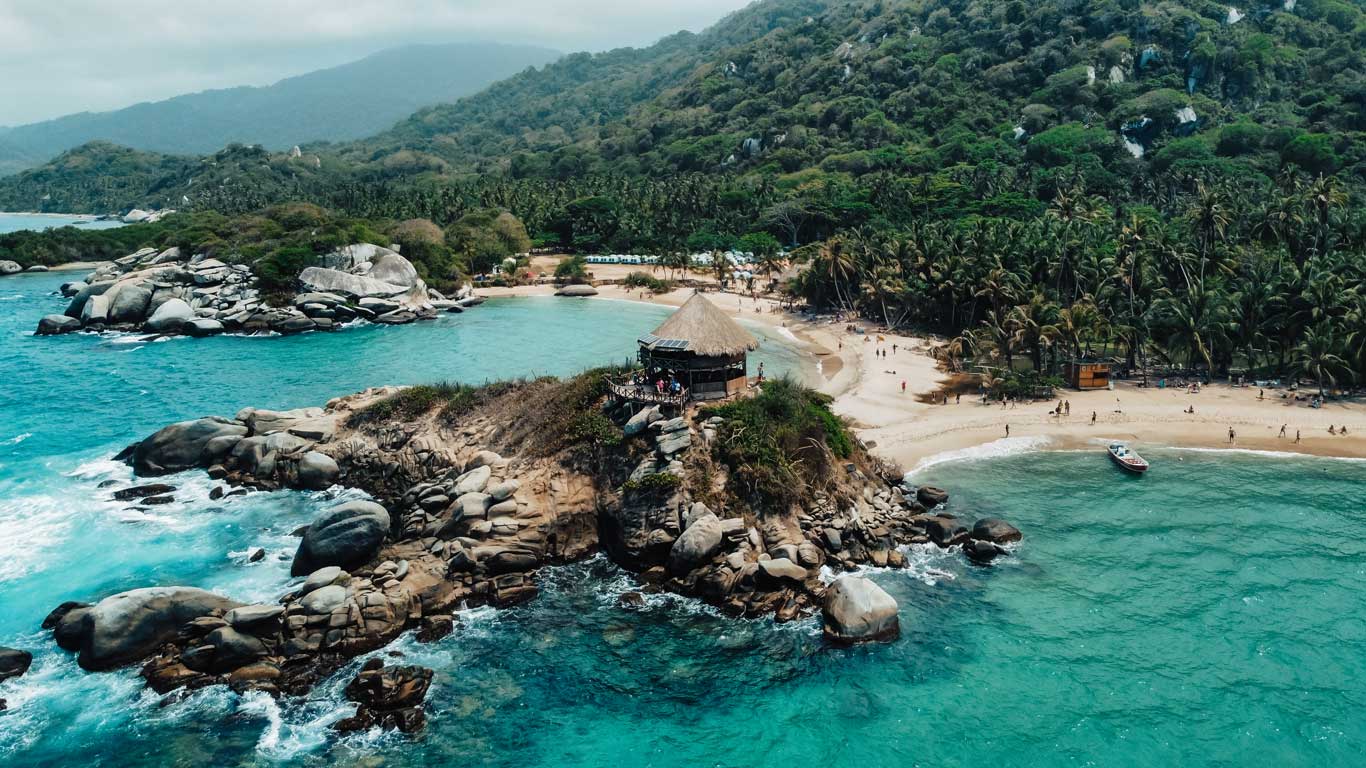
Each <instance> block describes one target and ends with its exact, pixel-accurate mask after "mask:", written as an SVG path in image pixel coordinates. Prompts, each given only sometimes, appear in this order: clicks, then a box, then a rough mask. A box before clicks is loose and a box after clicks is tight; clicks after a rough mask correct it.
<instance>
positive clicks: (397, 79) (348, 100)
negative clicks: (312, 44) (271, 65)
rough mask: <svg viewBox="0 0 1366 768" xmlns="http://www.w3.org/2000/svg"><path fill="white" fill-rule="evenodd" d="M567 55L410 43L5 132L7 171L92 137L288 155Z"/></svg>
mask: <svg viewBox="0 0 1366 768" xmlns="http://www.w3.org/2000/svg"><path fill="white" fill-rule="evenodd" d="M559 56H560V54H559V53H558V52H556V51H552V50H550V49H547V48H540V47H536V46H529V45H505V44H497V43H447V44H428V45H407V46H401V47H396V48H388V49H384V50H381V51H378V52H376V53H373V54H370V55H369V56H365V57H363V58H361V59H357V60H355V61H351V62H347V63H345V64H341V65H338V66H335V67H327V68H324V69H319V70H315V71H312V72H307V73H304V74H302V75H295V76H292V77H287V78H283V79H281V80H279V81H277V82H275V83H272V84H270V85H265V86H236V87H231V88H217V89H209V90H204V91H198V92H196V93H190V94H182V95H180V96H174V97H171V98H169V99H162V100H158V101H144V102H139V103H137V104H132V105H129V106H127V107H124V108H121V109H117V110H112V111H108V112H78V113H73V114H70V115H63V116H61V117H57V118H53V119H51V120H45V121H41V122H37V123H30V124H27V125H20V126H10V127H8V128H0V176H3V175H5V174H6V173H13V172H18V171H22V170H26V169H27V168H30V167H34V166H36V165H40V164H41V163H43V162H46V161H48V160H50V159H52V158H55V157H56V156H57V155H59V154H60V153H61V152H63V151H66V150H69V149H74V148H76V147H78V146H81V145H84V144H88V143H90V142H92V141H107V142H110V143H114V144H121V145H123V146H127V147H129V148H132V149H139V150H143V151H153V152H160V153H163V154H188V155H202V154H211V153H213V152H216V151H218V150H220V149H222V148H223V147H225V146H227V145H228V144H231V143H243V144H259V145H263V146H265V147H267V148H269V149H273V150H277V151H279V150H287V149H289V148H290V147H291V146H292V145H295V144H307V143H310V142H318V141H347V140H355V139H359V138H362V137H364V136H367V135H371V134H373V133H376V132H378V131H382V130H383V129H385V128H387V127H389V126H391V125H392V124H394V123H396V122H398V121H399V120H400V119H403V118H404V117H407V116H408V115H410V114H412V113H413V112H414V111H415V110H417V109H419V108H421V107H423V106H426V105H428V104H435V103H439V102H443V101H450V100H452V99H456V98H459V97H462V96H465V95H468V94H470V93H474V92H476V91H478V90H480V89H482V88H484V87H486V86H488V85H489V84H491V83H493V82H497V81H498V80H501V79H503V78H505V77H508V76H510V75H513V74H516V73H517V72H519V71H522V70H524V69H526V68H528V67H534V66H542V65H544V64H547V63H550V62H551V61H553V60H555V59H556V58H558V57H559ZM358 107H363V108H358Z"/></svg>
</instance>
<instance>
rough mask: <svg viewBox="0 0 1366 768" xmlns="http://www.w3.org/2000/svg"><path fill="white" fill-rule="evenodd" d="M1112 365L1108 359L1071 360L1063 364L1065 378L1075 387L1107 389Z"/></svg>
mask: <svg viewBox="0 0 1366 768" xmlns="http://www.w3.org/2000/svg"><path fill="white" fill-rule="evenodd" d="M1110 367H1111V363H1110V361H1108V360H1069V361H1068V362H1067V363H1066V364H1065V365H1064V366H1063V379H1065V380H1066V381H1067V385H1068V386H1070V387H1072V388H1073V389H1083V390H1084V389H1107V388H1109V386H1110Z"/></svg>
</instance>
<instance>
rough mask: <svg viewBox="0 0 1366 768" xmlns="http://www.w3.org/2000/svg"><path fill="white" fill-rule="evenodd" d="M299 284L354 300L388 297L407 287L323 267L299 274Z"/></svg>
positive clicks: (308, 269)
mask: <svg viewBox="0 0 1366 768" xmlns="http://www.w3.org/2000/svg"><path fill="white" fill-rule="evenodd" d="M299 284H300V285H302V286H303V287H304V288H305V289H306V290H309V291H314V292H319V293H339V294H342V295H344V296H350V297H352V298H356V299H362V298H365V297H366V296H379V297H389V296H397V295H398V294H400V293H406V292H407V291H408V286H404V285H395V284H394V283H386V282H384V281H383V280H376V279H374V278H372V277H365V276H362V275H352V274H349V273H347V272H341V271H339V270H335V269H327V268H325V267H307V268H305V269H304V271H303V272H300V273H299Z"/></svg>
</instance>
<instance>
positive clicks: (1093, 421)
mask: <svg viewBox="0 0 1366 768" xmlns="http://www.w3.org/2000/svg"><path fill="white" fill-rule="evenodd" d="M1091 423H1092V424H1095V423H1096V412H1095V411H1091Z"/></svg>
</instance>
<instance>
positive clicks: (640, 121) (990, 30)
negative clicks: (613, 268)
mask: <svg viewBox="0 0 1366 768" xmlns="http://www.w3.org/2000/svg"><path fill="white" fill-rule="evenodd" d="M1364 40H1366V23H1363V13H1362V11H1361V8H1360V6H1359V4H1352V3H1347V2H1342V0H1275V2H1267V0H1257V2H1256V3H1254V4H1252V5H1250V6H1248V7H1231V6H1227V5H1221V4H1216V3H1212V2H1204V1H1203V0H1171V1H1169V2H1137V1H1136V0H1042V1H1041V2H1034V3H1026V2H1023V0H1009V1H1005V2H1003V1H1000V0H909V1H906V2H894V1H892V0H854V1H853V2H842V3H828V2H819V1H817V0H764V1H763V2H759V3H756V4H754V5H752V6H750V7H749V8H746V9H744V10H742V11H740V12H738V13H736V14H733V15H732V16H730V17H728V18H726V19H724V20H722V21H721V22H719V23H718V24H716V25H715V26H714V27H713V28H711V29H709V30H707V31H706V32H704V33H702V34H699V35H692V34H687V33H680V34H678V35H674V36H671V37H669V38H666V39H664V40H662V41H661V42H659V43H658V44H656V45H654V46H652V47H650V48H646V49H640V50H635V49H623V50H618V51H612V52H608V53H603V54H596V55H589V54H576V55H573V56H568V57H566V58H565V59H563V60H561V61H559V62H557V63H554V64H551V65H548V66H546V67H543V68H541V69H538V70H534V71H528V72H524V73H522V74H519V75H517V76H515V77H513V78H511V79H509V80H506V81H504V82H501V83H498V84H496V85H494V86H493V87H491V88H489V89H487V90H486V91H484V92H482V93H480V94H478V95H476V96H472V97H470V98H466V99H462V100H460V101H458V102H455V103H453V104H451V105H448V106H442V107H435V108H431V109H426V110H423V111H421V112H418V113H417V114H415V115H413V116H412V117H411V118H409V119H407V120H405V121H403V122H401V123H400V124H399V125H397V126H396V127H395V128H394V129H392V130H390V131H387V132H384V133H382V134H379V135H377V136H375V137H372V138H370V139H366V140H362V141H359V142H354V143H351V144H344V145H335V146H314V147H305V157H303V158H289V157H286V156H284V155H278V154H277V155H269V156H267V155H264V154H259V153H256V154H254V153H253V151H251V150H241V149H234V150H230V151H228V152H224V153H219V154H218V155H217V156H213V157H210V158H204V159H200V160H185V159H180V158H163V157H152V156H146V155H136V156H135V155H129V154H127V153H118V152H116V151H115V150H113V149H112V148H110V147H106V146H95V147H84V148H82V149H80V150H79V151H76V152H73V153H70V154H68V155H67V156H64V157H62V158H59V159H58V160H56V161H54V162H53V163H51V164H49V165H47V166H44V167H42V168H38V169H35V170H34V171H31V172H28V173H26V174H23V175H21V176H18V177H16V178H13V179H9V180H6V181H4V182H3V183H0V208H11V209H14V208H17V209H30V208H35V207H44V208H46V209H48V210H107V209H114V208H126V207H129V206H131V205H135V204H136V205H142V206H147V205H175V206H181V207H184V206H191V207H213V208H219V209H224V210H237V211H242V210H250V209H253V208H256V207H260V206H261V205H263V204H266V203H269V202H274V201H278V200H284V199H292V198H306V199H310V200H314V201H317V202H321V203H324V204H328V205H343V206H345V205H352V204H360V205H365V206H370V207H377V208H380V209H385V208H392V209H393V210H392V211H388V210H378V211H370V212H371V213H378V214H384V215H387V214H389V213H392V214H394V215H406V214H408V213H417V212H420V213H424V214H431V215H434V216H435V217H436V218H443V217H447V218H448V217H450V216H453V215H458V214H459V210H460V209H461V208H462V207H463V206H464V205H465V204H466V202H468V201H469V200H470V198H471V197H472V196H475V197H483V196H486V195H487V194H490V193H489V192H488V191H487V190H488V189H489V188H490V187H491V186H494V187H498V188H500V189H504V190H505V191H503V192H499V193H497V194H504V195H506V194H512V193H509V192H507V191H506V189H507V188H509V187H513V188H515V189H517V190H518V191H517V192H516V194H517V195H520V196H523V197H535V198H536V203H535V204H536V205H538V206H539V205H542V203H543V201H544V199H545V198H546V197H547V196H548V197H549V198H551V199H557V200H563V201H564V202H566V203H567V202H569V201H572V200H574V199H577V198H578V197H582V196H585V194H591V190H593V189H596V188H600V187H604V186H612V185H616V186H621V185H622V184H628V183H635V184H664V185H670V184H675V183H676V184H679V185H682V187H683V188H684V190H683V191H680V193H679V194H692V192H689V191H687V190H689V189H696V188H698V187H699V186H702V187H707V188H713V189H721V190H727V191H728V192H727V195H728V196H727V197H726V198H725V199H724V201H723V202H722V201H720V200H719V199H718V200H712V201H710V202H709V203H707V204H706V205H702V206H700V207H703V208H707V207H711V208H714V207H716V206H717V205H720V204H724V206H726V207H727V208H728V209H731V210H734V209H745V210H746V212H747V214H748V212H749V209H752V208H754V207H755V206H756V205H757V204H758V202H757V201H763V202H764V203H768V202H772V201H773V200H775V199H783V200H792V199H796V200H798V201H802V207H804V208H809V209H812V211H813V213H812V214H811V215H805V216H802V217H800V218H801V219H802V221H801V222H798V224H797V226H788V227H786V228H787V229H788V230H789V231H788V232H787V233H786V234H787V235H788V237H786V238H785V239H789V240H791V239H796V240H798V241H808V240H811V239H816V238H819V237H821V236H823V235H824V234H826V233H828V232H829V231H830V230H831V229H832V228H851V227H855V226H858V225H860V224H863V223H866V222H869V221H873V220H877V219H882V220H887V221H890V222H891V223H893V224H896V223H902V222H904V221H906V220H907V217H908V216H910V215H912V214H914V215H918V216H924V215H931V216H944V217H950V218H954V217H961V216H964V215H992V216H1007V217H1016V218H1026V217H1030V216H1034V215H1037V214H1038V213H1039V212H1040V211H1041V210H1043V208H1044V206H1046V205H1047V204H1048V202H1049V201H1051V200H1052V199H1053V198H1054V197H1055V196H1056V195H1057V194H1058V193H1059V192H1060V191H1061V190H1065V189H1072V188H1074V187H1077V186H1078V185H1080V186H1082V187H1084V189H1085V191H1086V192H1087V193H1088V194H1093V195H1103V196H1105V197H1106V198H1107V199H1109V200H1112V201H1116V202H1124V201H1131V202H1141V203H1144V204H1149V205H1154V206H1157V207H1158V208H1162V207H1163V206H1164V205H1165V204H1166V202H1164V201H1169V200H1171V199H1174V198H1176V197H1179V196H1180V195H1181V194H1186V193H1189V192H1190V190H1191V189H1192V182H1193V180H1194V179H1196V178H1205V179H1209V180H1223V181H1225V182H1227V183H1231V184H1236V185H1238V186H1240V187H1242V188H1244V189H1245V190H1247V191H1248V193H1249V194H1263V193H1265V192H1266V191H1267V190H1270V189H1271V187H1272V179H1273V178H1275V177H1276V176H1277V175H1278V174H1279V173H1280V172H1281V171H1282V169H1283V168H1289V169H1292V170H1296V171H1298V172H1301V173H1304V174H1306V175H1309V176H1316V175H1320V174H1324V175H1331V176H1334V177H1335V178H1337V179H1339V180H1340V181H1341V182H1342V185H1343V187H1344V189H1345V190H1346V191H1347V193H1348V194H1349V195H1352V196H1353V199H1354V200H1355V199H1359V198H1358V197H1356V196H1357V195H1359V189H1360V185H1361V182H1362V179H1363V177H1366V141H1363V136H1366V134H1364V133H1363V131H1366V77H1364V76H1363V73H1366V66H1364V65H1363V54H1362V50H1363V41H1364ZM692 174H701V175H704V176H706V177H708V180H707V181H704V182H699V181H687V180H686V179H687V177H688V176H690V175H692ZM607 177H610V178H611V179H614V181H610V182H609V181H603V180H602V179H605V178H607ZM624 180H635V181H633V182H631V181H624ZM517 185H521V186H517ZM557 185H562V186H557ZM529 190H537V191H536V192H532V191H529ZM581 192H583V193H584V194H580V193H581ZM620 202H624V201H620ZM414 208H417V209H420V210H417V211H414V210H413V209H414ZM562 212H563V211H561V213H562ZM534 220H535V216H534V215H532V216H528V222H529V223H530V222H532V221H534ZM750 220H751V221H753V220H754V218H753V217H751V219H750ZM547 224H548V222H547ZM720 226H722V224H721V223H718V222H716V221H711V220H709V219H708V217H703V218H701V219H694V220H691V221H689V222H685V223H681V224H680V225H679V229H681V230H684V231H685V234H689V233H691V232H693V231H701V230H716V229H718V227H720ZM783 228H784V227H782V226H777V227H774V228H773V229H774V234H783V233H782V232H781V231H780V230H781V229H783ZM666 230H667V231H666V232H661V233H658V236H651V235H650V233H643V232H640V231H635V230H632V231H631V232H630V235H631V236H632V237H637V238H641V239H639V240H636V241H633V242H634V244H635V245H637V246H638V247H651V246H654V247H659V246H662V245H663V244H664V241H665V240H666V239H677V234H678V233H677V232H675V231H674V228H673V227H672V226H670V227H666ZM722 234H727V233H724V232H723V233H722ZM729 234H740V233H729ZM666 236H667V237H666ZM618 244H623V243H618Z"/></svg>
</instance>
